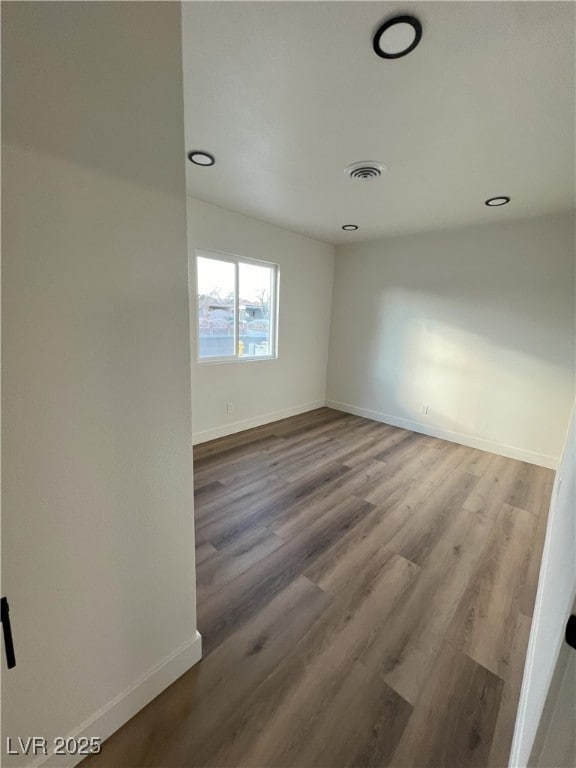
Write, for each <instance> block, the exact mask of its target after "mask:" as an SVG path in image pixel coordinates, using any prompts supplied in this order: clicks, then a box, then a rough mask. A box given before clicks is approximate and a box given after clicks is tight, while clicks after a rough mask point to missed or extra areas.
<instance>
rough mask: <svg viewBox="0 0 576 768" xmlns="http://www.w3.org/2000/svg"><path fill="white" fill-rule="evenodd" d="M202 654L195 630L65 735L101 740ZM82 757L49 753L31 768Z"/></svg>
mask: <svg viewBox="0 0 576 768" xmlns="http://www.w3.org/2000/svg"><path fill="white" fill-rule="evenodd" d="M201 658H202V637H201V635H200V633H199V632H196V635H195V636H194V637H193V638H192V640H189V641H188V642H187V643H185V644H184V645H182V646H180V648H177V649H176V650H175V651H174V652H173V653H171V654H170V655H169V656H167V657H166V658H164V659H162V661H160V662H159V663H158V664H157V665H156V666H154V667H152V669H149V670H148V671H147V672H146V673H145V674H144V675H142V676H141V677H140V678H139V679H138V680H136V682H135V683H134V684H133V685H131V686H130V687H129V688H127V689H126V690H124V691H122V693H120V694H119V695H118V696H116V697H115V698H113V699H112V701H109V702H108V703H107V704H105V705H104V706H103V707H102V708H101V709H99V710H98V711H97V712H95V713H94V714H93V715H92V716H91V717H89V718H88V719H87V720H86V721H84V722H83V723H82V724H81V725H80V726H79V727H78V728H76V729H75V730H74V731H72V733H69V734H68V737H72V738H76V739H78V738H80V737H87V738H91V737H97V738H100V739H101V740H102V741H104V740H105V739H107V738H108V737H109V736H111V735H112V734H113V733H114V732H115V731H117V730H118V728H120V727H121V726H122V725H124V723H126V722H128V720H130V718H132V717H134V715H135V714H136V713H137V712H139V711H140V710H141V709H142V708H143V707H145V706H146V704H149V703H150V702H151V701H152V699H154V698H155V697H156V696H158V694H159V693H162V691H163V690H164V689H165V688H168V686H169V685H171V684H172V683H173V682H174V681H175V680H177V679H178V678H179V677H180V676H181V675H183V674H184V672H186V671H187V670H188V669H190V667H193V666H194V664H197V663H198V662H199V661H200V659H201ZM84 758H85V755H67V756H58V755H50V756H49V757H47V758H42V759H41V760H40V761H38V762H36V763H34V764H33V766H32V767H31V768H40V766H42V768H73V766H75V765H78V763H80V762H81V761H82V760H84Z"/></svg>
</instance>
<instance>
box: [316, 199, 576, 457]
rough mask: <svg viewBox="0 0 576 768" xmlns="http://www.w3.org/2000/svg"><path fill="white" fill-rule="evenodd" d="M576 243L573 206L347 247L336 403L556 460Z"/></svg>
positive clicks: (338, 310) (333, 356) (339, 283)
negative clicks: (557, 211)
mask: <svg viewBox="0 0 576 768" xmlns="http://www.w3.org/2000/svg"><path fill="white" fill-rule="evenodd" d="M497 215H498V214H497V211H496V212H495V216H497ZM574 246H575V243H574V219H573V217H572V216H571V215H570V214H564V215H557V216H548V217H542V218H534V219H526V220H522V221H513V222H507V223H500V224H494V225H493V226H478V227H467V228H462V229H460V230H451V231H445V232H434V233H428V234H419V235H413V236H405V237H398V238H391V239H388V240H380V241H377V242H368V243H360V244H357V245H349V246H344V247H339V248H338V249H337V256H336V274H335V285H334V303H333V310H332V332H331V344H330V361H329V368H328V401H329V404H332V405H334V406H335V407H340V408H343V409H345V410H351V411H353V412H356V413H360V414H361V415H364V416H368V417H371V418H375V419H381V420H383V421H386V422H389V423H392V424H396V425H399V426H405V427H407V428H409V429H415V430H417V431H422V432H425V433H428V434H432V435H436V436H439V437H446V438H448V439H454V440H456V441H457V442H462V443H464V444H469V445H474V446H476V447H479V448H483V449H486V450H490V451H493V452H495V453H502V454H503V455H507V456H512V457H516V458H521V459H523V460H525V461H531V462H534V463H537V464H543V465H545V466H552V467H554V466H556V464H557V459H558V457H559V455H560V452H561V449H562V441H563V438H564V431H565V428H566V423H567V421H568V417H569V412H570V407H571V404H572V398H573V392H574V355H575V337H574V313H575V303H574ZM422 404H427V405H428V406H429V410H428V414H426V415H421V414H420V407H421V405H422Z"/></svg>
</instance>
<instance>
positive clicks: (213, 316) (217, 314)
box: [196, 251, 278, 361]
mask: <svg viewBox="0 0 576 768" xmlns="http://www.w3.org/2000/svg"><path fill="white" fill-rule="evenodd" d="M277 288H278V266H277V265H276V264H268V263H267V262H264V261H253V260H251V259H240V258H238V257H236V256H230V255H228V254H223V253H212V252H208V251H197V252H196V289H197V294H198V359H199V360H201V361H216V360H255V359H260V360H261V359H262V358H271V357H276V335H277V334H276V330H277V320H276V317H277V306H278V302H277Z"/></svg>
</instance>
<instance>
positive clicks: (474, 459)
mask: <svg viewBox="0 0 576 768" xmlns="http://www.w3.org/2000/svg"><path fill="white" fill-rule="evenodd" d="M194 455H195V464H194V477H195V483H196V493H195V495H196V502H195V514H196V533H197V580H198V625H199V630H200V632H201V633H202V636H203V647H204V658H203V660H202V662H201V663H200V664H199V665H197V666H196V667H195V668H193V669H192V670H190V671H189V672H188V673H186V674H185V675H184V676H183V677H181V678H180V679H179V680H177V681H176V682H175V683H174V684H173V685H172V686H171V687H170V688H169V689H168V690H166V691H165V692H164V693H162V694H161V695H160V696H159V697H158V698H157V699H155V700H154V701H153V702H152V703H151V704H149V705H148V706H147V707H146V708H145V709H144V710H142V712H140V713H139V714H138V715H136V717H134V718H133V719H132V720H131V721H130V722H129V723H127V724H126V725H125V726H124V727H123V728H121V729H120V731H118V732H117V733H116V734H114V735H113V736H112V737H111V738H110V739H109V740H108V741H107V742H106V743H105V745H104V749H103V752H102V754H101V755H99V756H95V757H92V758H89V759H88V760H86V761H85V763H83V765H84V766H85V768H88V766H90V768H104V767H105V768H140V767H143V766H147V767H148V768H152V767H153V766H154V767H156V768H176V766H178V767H180V766H181V767H182V768H184V766H186V768H195V767H198V768H200V767H201V766H214V767H216V766H218V767H220V766H222V767H224V766H230V767H234V768H240V767H242V768H308V767H309V766H310V767H312V766H317V767H318V768H320V767H322V768H336V767H337V766H338V767H340V766H354V767H357V768H364V766H366V767H367V766H380V767H383V766H393V767H394V768H424V767H425V766H427V767H429V768H457V767H459V766H461V767H462V768H464V767H466V768H469V767H470V766H478V767H480V766H482V767H484V766H490V767H491V768H503V767H504V766H506V765H507V758H508V753H509V750H510V745H511V739H512V730H513V726H514V719H515V715H516V707H517V702H518V697H519V693H520V684H521V679H522V670H523V666H524V659H525V655H526V647H527V643H528V634H529V630H530V620H531V615H532V609H533V604H534V597H535V593H536V586H537V579H538V569H539V564H540V559H541V554H542V547H543V542H544V533H545V527H546V516H547V510H548V503H549V498H550V493H551V489H552V481H553V476H554V473H553V472H552V471H551V470H547V469H543V468H541V467H536V466H533V465H529V464H524V463H522V462H519V461H514V460H511V459H506V458H503V457H500V456H496V455H493V454H489V453H485V452H482V451H478V450H475V449H472V448H466V447H463V446H460V445H456V444H453V443H448V442H445V441H442V440H436V439H433V438H430V437H426V436H424V435H420V434H416V433H412V432H408V431H406V430H402V429H397V428H394V427H390V426H387V425H384V424H380V423H378V422H374V421H369V420H367V419H362V418H359V417H356V416H351V415H348V414H343V413H339V412H337V411H332V410H330V409H328V408H322V409H319V410H317V411H313V412H311V413H307V414H303V415H301V416H296V417H294V418H291V419H286V420H284V421H281V422H276V423H274V424H270V425H267V426H265V427H259V428H257V429H253V430H250V431H248V432H243V433H239V434H236V435H233V436H230V437H227V438H223V439H221V440H216V441H213V442H211V443H206V444H204V445H201V446H198V447H197V448H196V449H195V452H194Z"/></svg>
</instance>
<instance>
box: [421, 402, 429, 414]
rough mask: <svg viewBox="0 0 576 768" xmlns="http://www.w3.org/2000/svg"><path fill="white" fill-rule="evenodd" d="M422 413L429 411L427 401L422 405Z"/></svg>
mask: <svg viewBox="0 0 576 768" xmlns="http://www.w3.org/2000/svg"><path fill="white" fill-rule="evenodd" d="M420 413H428V406H427V405H426V404H425V403H422V405H421V406H420Z"/></svg>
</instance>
